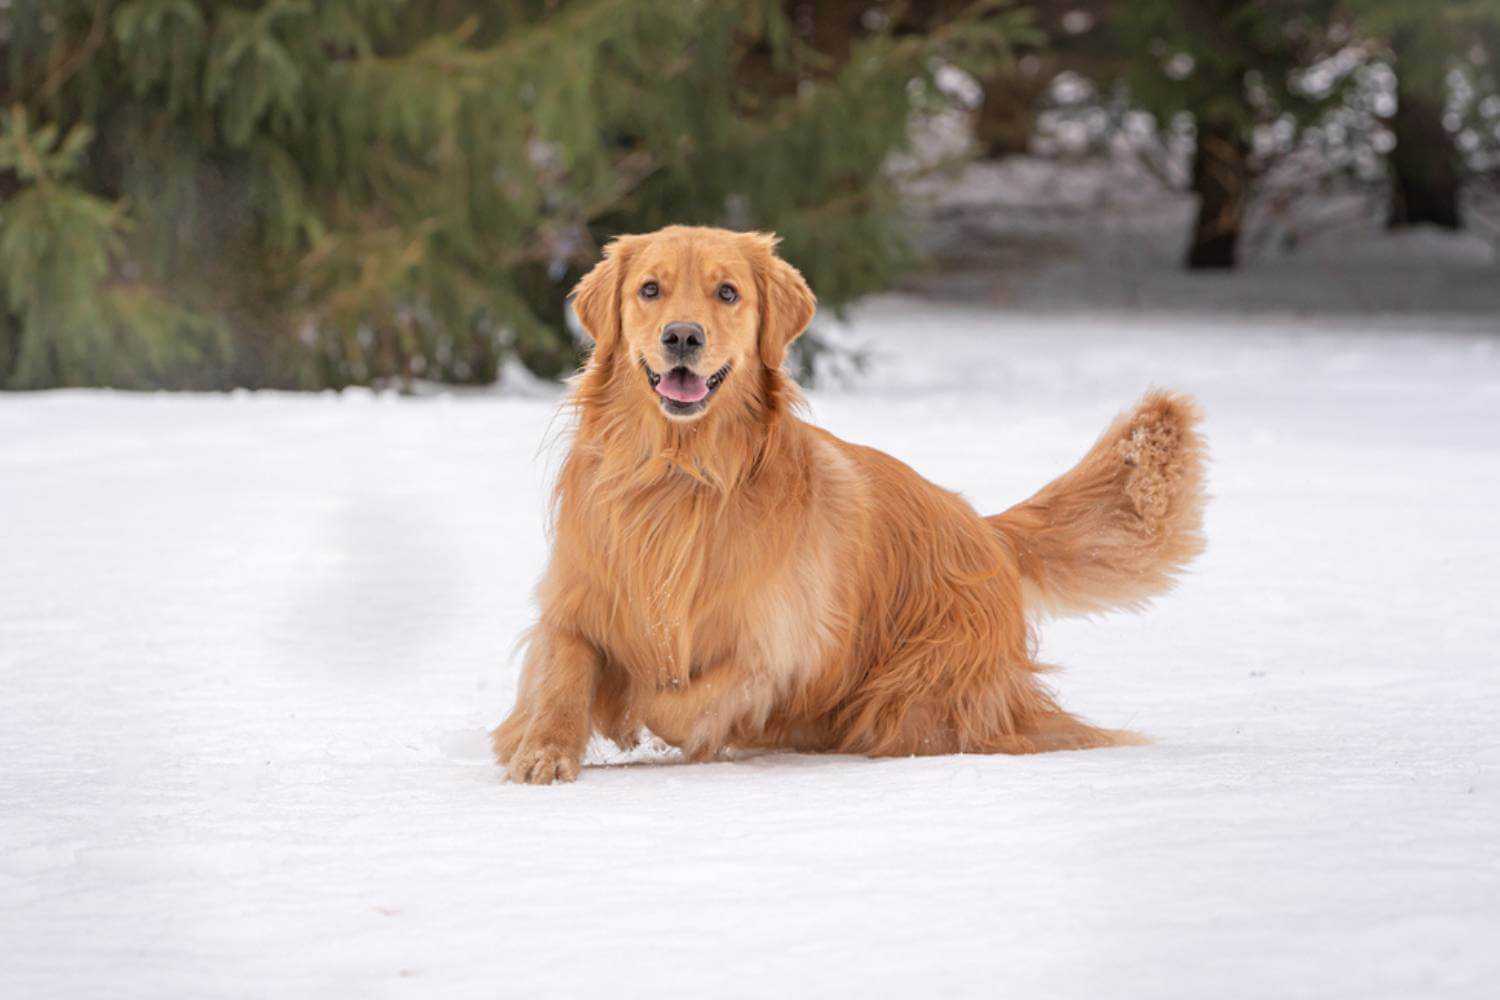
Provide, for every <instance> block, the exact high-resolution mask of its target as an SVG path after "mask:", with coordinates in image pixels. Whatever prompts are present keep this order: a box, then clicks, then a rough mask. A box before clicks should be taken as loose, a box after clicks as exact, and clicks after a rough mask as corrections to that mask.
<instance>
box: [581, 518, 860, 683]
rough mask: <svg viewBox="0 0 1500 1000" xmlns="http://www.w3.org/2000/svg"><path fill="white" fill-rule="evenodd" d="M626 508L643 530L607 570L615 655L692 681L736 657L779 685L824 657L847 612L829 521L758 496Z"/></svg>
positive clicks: (644, 673)
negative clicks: (823, 528) (757, 501)
mask: <svg viewBox="0 0 1500 1000" xmlns="http://www.w3.org/2000/svg"><path fill="white" fill-rule="evenodd" d="M616 513H620V512H616ZM623 513H625V515H626V517H625V519H624V522H625V523H627V524H631V525H632V526H633V527H634V529H635V530H632V531H630V532H629V533H628V534H626V535H625V536H624V538H623V539H622V542H623V544H621V545H619V546H618V548H616V550H615V551H614V553H613V557H612V558H611V559H610V560H608V564H607V565H603V566H600V567H599V568H600V569H602V570H603V571H604V574H603V577H602V578H601V579H599V580H598V585H599V586H600V587H601V590H602V591H603V593H602V594H601V597H604V598H605V599H607V600H612V601H614V602H615V607H616V608H617V609H618V611H619V613H618V615H616V616H614V617H615V619H616V621H615V624H616V628H614V629H612V630H606V632H605V634H604V635H602V636H600V639H601V640H602V644H603V645H605V647H606V650H607V652H609V654H610V658H611V659H612V660H614V661H616V662H618V663H620V664H621V665H623V666H625V667H626V668H627V669H628V670H629V671H630V672H631V673H632V674H637V675H639V676H641V677H642V678H654V677H659V676H661V675H662V674H663V673H665V674H667V675H668V676H675V677H676V678H678V679H679V680H681V681H687V680H689V679H691V678H694V677H698V676H702V675H705V674H707V673H709V672H711V671H714V670H717V669H720V668H723V667H733V668H736V669H738V670H740V671H742V672H745V673H747V674H748V675H751V676H754V677H758V678H761V679H763V680H764V681H767V682H770V683H771V685H772V686H773V687H775V688H776V689H778V690H781V689H784V688H785V687H786V686H787V685H789V684H790V683H791V682H792V681H793V680H795V678H796V676H797V675H798V673H799V671H802V670H805V669H811V668H812V667H814V666H816V664H817V663H818V661H819V660H820V659H821V658H822V656H823V655H824V652H825V650H826V649H827V648H828V645H829V641H830V638H831V635H832V633H833V631H834V628H833V625H834V623H835V622H836V621H837V619H838V613H837V607H836V604H837V601H836V594H835V559H834V556H835V553H834V551H833V544H832V542H831V540H830V539H829V538H827V537H826V533H823V532H817V531H811V530H808V529H809V527H810V526H809V525H807V524H806V523H805V521H802V522H799V521H797V520H789V519H786V518H784V517H782V516H781V512H776V511H770V512H768V511H767V510H766V509H765V508H764V507H760V508H757V507H755V506H753V505H744V506H741V507H738V508H735V507H730V508H729V509H726V510H720V511H715V512H714V513H713V514H712V515H711V516H705V513H704V511H702V510H700V509H696V508H694V506H693V505H692V504H682V505H675V506H674V505H670V504H660V505H658V506H656V507H655V508H653V509H647V510H643V511H636V512H630V511H625V512H623ZM632 513H633V514H634V516H633V517H632V516H631V515H632Z"/></svg>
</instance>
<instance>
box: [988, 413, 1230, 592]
mask: <svg viewBox="0 0 1500 1000" xmlns="http://www.w3.org/2000/svg"><path fill="white" fill-rule="evenodd" d="M1201 418H1202V414H1201V412H1200V411H1199V409H1198V407H1197V404H1195V403H1194V402H1193V401H1192V400H1191V399H1190V398H1189V397H1187V396H1183V395H1179V394H1176V393H1171V392H1163V391H1159V390H1157V391H1152V392H1150V393H1147V394H1146V397H1145V398H1144V399H1142V400H1141V401H1140V403H1139V404H1137V405H1136V407H1135V408H1134V409H1133V410H1131V411H1130V412H1128V413H1124V414H1121V415H1120V416H1119V417H1117V418H1115V421H1114V423H1112V424H1110V425H1109V429H1108V430H1106V431H1105V432H1104V434H1103V436H1101V437H1100V438H1099V440H1098V441H1097V442H1095V444H1094V447H1093V448H1091V449H1089V453H1088V454H1087V455H1085V456H1083V460H1082V461H1080V462H1079V463H1078V464H1077V465H1075V466H1074V467H1073V468H1072V469H1070V470H1068V471H1067V472H1066V473H1064V474H1063V475H1061V476H1059V477H1058V478H1057V479H1054V480H1053V481H1052V482H1050V483H1048V484H1047V485H1046V486H1045V487H1043V488H1042V489H1041V491H1040V492H1038V493H1037V494H1036V495H1035V496H1033V497H1032V498H1031V499H1030V500H1027V501H1025V502H1023V503H1019V504H1016V505H1015V506H1014V507H1012V508H1011V509H1010V510H1007V511H1006V512H1005V513H1003V514H996V515H994V516H993V517H990V518H988V519H987V520H988V521H989V522H990V523H991V524H993V525H994V526H995V527H996V528H997V529H999V531H1000V533H1001V534H1003V535H1004V536H1005V538H1006V539H1007V541H1009V542H1010V544H1011V547H1012V548H1013V549H1014V550H1015V553H1016V556H1017V558H1018V559H1019V560H1020V565H1021V576H1022V584H1023V589H1024V592H1025V597H1024V599H1025V601H1026V607H1027V610H1028V611H1029V612H1032V613H1034V614H1035V613H1051V614H1055V615H1069V614H1089V613H1092V612H1097V611H1106V610H1110V609H1115V608H1121V609H1130V610H1136V609H1139V608H1141V607H1143V606H1145V605H1146V604H1147V603H1148V602H1149V601H1150V600H1151V598H1153V597H1156V596H1157V595H1159V594H1162V593H1165V592H1166V591H1167V590H1170V589H1171V587H1172V585H1173V583H1174V582H1175V577H1176V575H1177V574H1178V573H1179V572H1181V570H1182V569H1183V567H1184V566H1186V565H1187V564H1188V562H1190V561H1191V560H1192V559H1193V557H1194V556H1196V555H1198V553H1200V552H1202V551H1203V546H1204V539H1203V504H1204V501H1205V499H1206V497H1205V496H1204V493H1203V474H1204V464H1205V462H1206V460H1207V456H1206V454H1205V449H1204V445H1203V441H1202V439H1201V438H1200V437H1199V436H1198V433H1197V430H1196V426H1197V424H1198V422H1199V420H1200V419H1201Z"/></svg>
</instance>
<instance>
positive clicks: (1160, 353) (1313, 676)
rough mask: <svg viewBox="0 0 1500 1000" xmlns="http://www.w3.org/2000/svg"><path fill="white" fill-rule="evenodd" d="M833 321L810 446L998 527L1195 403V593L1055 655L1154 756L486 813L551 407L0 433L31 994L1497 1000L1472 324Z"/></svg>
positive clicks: (22, 915)
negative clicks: (864, 369)
mask: <svg viewBox="0 0 1500 1000" xmlns="http://www.w3.org/2000/svg"><path fill="white" fill-rule="evenodd" d="M854 333H855V334H856V335H858V336H860V337H862V338H864V339H866V340H868V341H869V342H870V343H871V344H872V346H873V347H874V350H875V359H874V365H873V368H872V371H871V373H870V374H869V376H868V377H867V378H866V379H865V381H864V382H862V383H861V384H858V385H857V386H852V387H849V388H844V389H839V390H824V391H820V392H818V393H816V394H814V395H813V399H812V403H813V414H814V417H815V418H816V419H817V420H818V421H820V422H821V423H823V424H824V425H826V426H828V427H830V428H831V429H833V430H834V431H836V432H838V433H840V434H843V435H845V436H847V437H851V438H854V439H857V440H860V441H863V442H866V443H869V444H873V445H876V446H879V447H881V448H884V449H887V450H889V451H891V452H893V453H895V454H897V455H899V456H901V457H902V458H904V459H906V460H908V461H909V462H911V463H912V464H913V465H915V466H916V467H917V468H918V469H919V470H920V471H922V472H923V473H925V474H927V475H928V476H930V477H931V478H933V479H935V480H937V481H939V482H942V483H944V484H947V485H950V486H953V487H956V488H958V489H961V490H962V491H963V492H964V493H965V494H966V495H967V496H968V497H970V498H971V499H972V500H973V501H974V503H975V504H976V505H977V506H979V507H980V508H981V509H984V510H987V511H989V510H998V509H1000V508H1001V507H1003V506H1005V505H1007V504H1009V503H1011V502H1012V501H1014V500H1016V499H1018V498H1020V497H1022V496H1024V495H1025V494H1026V493H1028V492H1029V491H1030V490H1032V489H1033V488H1035V487H1036V486H1038V485H1040V484H1041V483H1042V482H1043V481H1045V480H1046V479H1047V478H1049V477H1050V476H1052V475H1054V474H1055V473H1057V472H1059V471H1061V470H1062V469H1064V468H1065V467H1066V466H1067V465H1068V464H1070V463H1071V462H1072V461H1073V460H1074V459H1075V458H1076V457H1077V456H1078V455H1079V454H1080V453H1081V452H1082V451H1083V449H1084V448H1085V447H1086V446H1087V445H1088V444H1089V442H1090V441H1091V440H1092V438H1093V436H1094V435H1095V434H1096V433H1097V432H1098V431H1099V430H1100V429H1101V428H1102V427H1103V426H1104V424H1105V422H1106V420H1107V419H1108V418H1109V417H1110V416H1111V415H1112V413H1114V412H1115V411H1116V410H1117V409H1119V408H1121V407H1123V406H1125V405H1126V404H1128V403H1129V402H1130V401H1131V400H1132V399H1133V398H1134V397H1135V396H1136V395H1138V394H1139V393H1140V392H1141V391H1142V390H1143V389H1144V388H1145V387H1146V386H1148V385H1150V384H1153V383H1156V384H1163V385H1169V386H1173V387H1177V388H1181V389H1185V390H1189V391H1191V392H1194V393H1196V394H1198V395H1199V396H1200V397H1201V399H1202V400H1203V402H1204V403H1205V405H1206V407H1207V410H1208V414H1209V424H1208V434H1209V436H1210V440H1211V442H1212V446H1213V454H1214V471H1213V476H1212V489H1213V492H1214V494H1215V495H1216V499H1215V500H1214V502H1213V504H1212V507H1211V510H1210V515H1209V524H1208V530H1209V535H1210V538H1211V546H1210V550H1209V553H1208V554H1207V556H1206V557H1205V558H1204V559H1203V560H1202V561H1201V563H1200V564H1199V566H1198V569H1197V571H1196V572H1195V573H1194V574H1193V575H1192V576H1191V577H1190V578H1189V579H1188V580H1187V581H1186V582H1185V584H1184V585H1183V586H1182V588H1181V589H1180V590H1179V591H1178V592H1177V593H1176V594H1174V595H1173V596H1171V597H1169V598H1168V599H1166V600H1165V601H1164V602H1162V603H1161V605H1160V607H1159V608H1158V609H1157V610H1155V611H1154V612H1153V613H1151V614H1149V615H1146V616H1143V617H1138V618H1136V617H1114V618H1109V619H1105V620H1099V621H1093V622H1078V621H1073V622H1059V623H1054V624H1052V625H1051V626H1050V627H1049V628H1048V629H1047V631H1046V634H1045V640H1044V650H1043V652H1044V655H1045V656H1046V657H1047V658H1049V659H1051V660H1053V661H1055V662H1058V663H1060V664H1062V665H1063V666H1064V668H1065V670H1064V672H1063V673H1061V674H1059V675H1058V676H1057V680H1056V683H1057V686H1058V687H1059V689H1060V690H1061V693H1062V697H1063V700H1064V702H1065V704H1067V705H1069V706H1070V707H1072V708H1074V709H1077V710H1079V711H1081V712H1083V713H1084V714H1086V715H1088V716H1089V717H1091V718H1093V719H1094V720H1096V721H1098V722H1101V723H1104V724H1108V725H1120V726H1130V727H1133V728H1136V729H1139V730H1142V731H1144V732H1146V733H1148V734H1150V735H1151V736H1153V737H1154V738H1155V740H1156V742H1155V743H1154V744H1153V745H1151V746H1147V747H1141V748H1130V749H1120V750H1111V751H1095V752H1089V753H1073V754H1056V755H1047V756H1038V757H1029V758H1005V757H995V758H985V757H951V758H940V759H909V760H879V761H874V760H865V759H858V758H849V757H813V756H792V755H768V756H758V757H751V758H748V759H740V760H735V761H728V762H720V763H714V764H708V765H693V766H689V765H682V764H678V763H674V762H673V760H672V758H671V755H670V754H663V753H661V752H660V751H657V752H654V753H648V754H645V755H637V757H636V758H632V759H630V760H623V759H621V758H619V757H612V756H610V755H609V754H608V753H606V752H604V751H603V749H602V748H596V750H595V752H594V757H593V759H594V761H595V763H596V764H598V765H599V766H594V767H590V768H587V769H586V770H585V771H584V774H583V777H582V779H581V780H580V781H579V782H578V783H577V784H574V785H569V786H561V787H548V788H530V787H518V786H513V785H506V784H503V783H502V782H501V779H500V774H499V772H498V771H497V770H496V768H494V767H493V766H492V765H491V764H490V762H489V760H488V759H487V754H486V748H485V736H484V733H485V730H486V728H487V727H488V726H490V725H492V724H493V723H494V722H496V721H497V720H498V719H499V718H500V717H501V715H502V713H503V712H504V710H505V709H506V707H507V706H508V705H509V703H510V701H511V697H512V692H513V689H514V684H515V679H516V664H515V662H514V661H513V659H512V658H511V657H510V656H509V653H510V650H511V647H512V646H513V643H514V641H515V639H516V637H517V636H518V634H519V633H520V632H521V630H522V629H523V628H524V627H525V625H526V624H527V622H528V619H529V615H530V599H529V592H530V588H531V585H532V582H533V580H534V579H535V577H536V576H537V574H538V572H539V570H540V569H541V566H542V563H543V559H544V557H545V552H546V546H545V541H544V536H543V527H544V514H545V489H546V483H547V479H548V475H549V472H550V471H551V470H552V469H553V468H555V466H556V462H557V459H558V455H559V446H558V444H557V443H556V442H557V440H558V439H559V437H560V436H561V431H562V429H563V427H562V423H563V422H562V421H561V419H560V418H557V417H556V415H555V404H554V402H553V401H551V400H546V399H534V398H533V399H518V398H505V397H498V396H494V395H486V396H475V397H454V396H438V397H435V398H426V399H398V398H392V397H375V396H371V395H368V394H365V393H347V394H345V395H343V396H342V397H337V396H332V395H321V396H285V395H248V394H240V395H232V396H168V395H147V396H136V395H125V394H116V393H95V392H61V393H51V394H43V395H13V396H9V397H0V903H3V905H0V943H3V955H0V995H3V996H6V997H47V996H80V997H81V996H89V997H93V996H152V997H162V996H197V997H206V996H275V997H288V996H292V997H295V996H386V995H390V996H411V997H429V996H540V995H548V994H551V995H558V994H568V993H581V992H583V991H584V990H585V989H588V990H589V991H590V992H595V993H607V994H608V995H611V996H642V995H644V996H654V995H667V996H748V995H794V996H806V995H812V996H856V995H858V996H867V995H873V996H897V995H912V996H929V995H969V996H1014V997H1031V996H1046V997H1050V998H1066V997H1098V996H1150V997H1183V998H1201V997H1205V996H1214V997H1268V996H1274V997H1335V996H1337V997H1358V998H1368V997H1413V996H1431V997H1437V996H1442V997H1464V996H1470V997H1480V996H1492V995H1493V993H1492V992H1491V991H1492V990H1493V989H1494V985H1495V982H1496V981H1497V978H1500V948H1497V942H1500V664H1497V652H1496V651H1497V649H1500V627H1497V624H1496V616H1495V609H1496V605H1497V602H1500V542H1497V539H1500V429H1497V417H1500V338H1497V336H1496V334H1495V332H1494V330H1493V327H1492V328H1491V329H1490V330H1489V331H1488V332H1485V331H1484V330H1483V328H1482V322H1481V321H1476V320H1465V319H1462V318H1460V317H1452V318H1447V319H1422V318H1420V317H1408V318H1405V319H1393V320H1386V321H1379V320H1353V319H1346V320H1331V321H1330V320H1326V319H1321V320H1311V319H1290V320H1280V319H1276V318H1275V317H1261V318H1258V319H1255V320H1235V319H1230V318H1224V317H1206V318H1205V317H1197V318H1194V317H1191V316H1184V315H1178V316H1175V317H1170V318H1167V317H1156V318H1152V317H1150V316H1133V317H1131V318H1128V319H1119V318H1115V319H1107V318H1102V317H1092V318H1091V317H1084V316H1063V315H1056V314H1049V315H1045V316H1042V315H1033V316H1029V317H1028V316H1022V315H1015V314H997V313H995V312H993V311H990V310H987V309H984V308H980V307H977V306H974V307H951V306H950V307H940V306H937V305H933V304H930V303H922V302H918V301H916V300H913V299H902V298H892V299H886V300H883V301H879V302H875V303H872V304H871V305H869V306H868V307H866V308H865V309H863V310H861V311H859V312H856V314H855V318H854ZM548 440H551V441H552V442H553V444H551V445H550V446H544V442H546V441H548Z"/></svg>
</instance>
